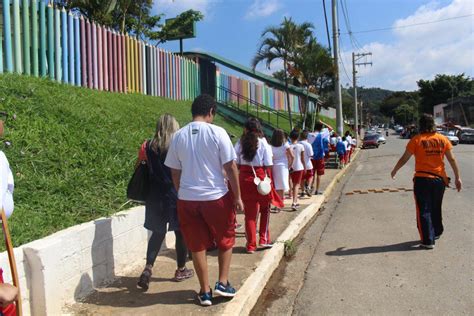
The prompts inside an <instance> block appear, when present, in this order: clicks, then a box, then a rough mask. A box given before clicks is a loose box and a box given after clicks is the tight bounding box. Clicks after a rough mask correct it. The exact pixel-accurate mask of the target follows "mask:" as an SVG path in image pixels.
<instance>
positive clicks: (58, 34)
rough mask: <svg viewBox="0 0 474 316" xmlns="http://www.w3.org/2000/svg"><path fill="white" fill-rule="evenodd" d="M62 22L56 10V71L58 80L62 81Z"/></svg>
mask: <svg viewBox="0 0 474 316" xmlns="http://www.w3.org/2000/svg"><path fill="white" fill-rule="evenodd" d="M60 41H61V20H60V12H59V10H58V9H54V53H55V55H54V57H55V58H54V60H55V62H54V67H55V69H56V80H57V81H61V78H62V73H61V42H60Z"/></svg>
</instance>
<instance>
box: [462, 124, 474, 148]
mask: <svg viewBox="0 0 474 316" xmlns="http://www.w3.org/2000/svg"><path fill="white" fill-rule="evenodd" d="M458 138H459V142H460V143H461V144H465V143H467V144H473V143H474V129H472V128H463V129H461V130H460V131H459V133H458Z"/></svg>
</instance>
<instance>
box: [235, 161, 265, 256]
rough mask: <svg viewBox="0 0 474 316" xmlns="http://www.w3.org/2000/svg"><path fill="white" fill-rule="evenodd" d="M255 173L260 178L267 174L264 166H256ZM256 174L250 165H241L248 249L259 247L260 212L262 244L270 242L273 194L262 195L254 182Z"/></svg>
mask: <svg viewBox="0 0 474 316" xmlns="http://www.w3.org/2000/svg"><path fill="white" fill-rule="evenodd" d="M255 173H256V174H257V176H258V177H259V178H260V179H263V178H264V176H265V171H264V169H263V168H262V167H255ZM253 179H254V174H253V172H252V168H250V167H249V166H245V165H241V166H240V175H239V182H240V189H241V194H242V202H243V203H244V213H245V235H246V237H247V250H250V251H254V250H256V249H257V237H256V229H257V223H256V222H257V216H258V213H259V212H260V228H259V237H260V241H259V242H260V244H267V243H269V242H270V231H269V222H270V205H271V201H272V199H271V195H270V194H269V195H266V196H264V195H261V194H260V193H258V191H257V186H256V185H255V183H254V182H253Z"/></svg>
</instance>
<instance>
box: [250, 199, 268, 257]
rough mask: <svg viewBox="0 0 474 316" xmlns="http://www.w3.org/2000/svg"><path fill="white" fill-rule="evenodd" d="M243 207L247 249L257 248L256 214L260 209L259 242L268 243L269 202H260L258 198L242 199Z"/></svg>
mask: <svg viewBox="0 0 474 316" xmlns="http://www.w3.org/2000/svg"><path fill="white" fill-rule="evenodd" d="M243 202H244V207H245V235H246V237H247V250H251V251H252V250H256V249H257V236H256V233H257V232H256V227H257V216H258V213H259V211H260V228H259V231H258V234H259V239H260V240H259V243H260V244H267V243H270V230H269V226H270V225H269V224H270V203H268V202H265V203H261V202H259V201H258V200H243Z"/></svg>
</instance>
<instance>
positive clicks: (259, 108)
mask: <svg viewBox="0 0 474 316" xmlns="http://www.w3.org/2000/svg"><path fill="white" fill-rule="evenodd" d="M216 89H219V90H221V91H223V92H224V93H226V94H227V93H229V94H230V95H233V96H236V97H237V106H236V105H235V104H233V103H232V102H229V101H228V100H227V98H225V100H218V101H219V102H221V103H224V102H225V104H226V105H227V106H231V107H234V108H237V109H239V110H240V111H245V112H246V113H247V115H248V116H255V115H254V114H253V113H252V112H250V113H249V104H250V105H252V106H254V107H255V108H256V110H257V113H256V114H257V115H256V117H257V118H258V119H261V120H262V121H263V122H265V123H267V124H269V125H274V123H272V121H271V119H270V115H271V114H275V115H276V127H277V128H278V127H279V125H280V120H279V119H280V118H281V119H284V120H286V121H288V122H289V121H290V118H289V116H287V115H285V114H283V113H281V112H279V111H277V110H275V109H272V108H271V107H269V106H266V105H264V104H261V103H259V102H257V101H255V100H252V99H249V98H248V97H246V96H243V95H241V94H239V93H237V92H235V91H232V90H230V89H228V88H225V87H222V86H216ZM241 100H242V101H243V102H242V103H244V104H242V105H245V106H246V108H245V110H243V109H241V107H240V106H241V104H240V103H241ZM262 110H264V111H266V113H267V116H268V117H267V119H266V120H265V117H264V114H263V112H262ZM261 112H262V115H261Z"/></svg>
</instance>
